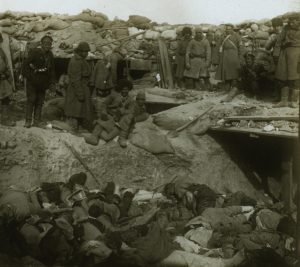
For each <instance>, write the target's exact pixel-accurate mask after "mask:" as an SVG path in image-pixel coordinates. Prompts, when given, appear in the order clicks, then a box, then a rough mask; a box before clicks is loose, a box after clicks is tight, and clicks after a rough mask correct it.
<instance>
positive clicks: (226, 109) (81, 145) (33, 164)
mask: <svg viewBox="0 0 300 267" xmlns="http://www.w3.org/2000/svg"><path fill="white" fill-rule="evenodd" d="M145 90H146V92H147V90H148V89H145ZM149 90H152V93H153V89H149ZM184 94H187V95H188V94H189V95H193V94H194V100H192V99H189V102H190V103H188V104H186V105H181V106H178V107H175V108H172V109H169V110H166V111H163V112H160V113H157V114H153V115H152V117H150V118H149V120H148V121H146V122H142V123H139V124H137V125H136V127H135V129H134V131H133V134H132V136H131V138H130V141H129V145H128V148H126V149H122V148H120V147H119V145H118V143H117V140H113V141H111V142H109V143H105V142H101V141H100V143H99V145H98V146H96V147H95V146H91V145H88V144H86V143H85V142H84V139H83V138H82V137H77V136H74V135H71V134H70V133H67V132H62V131H59V130H55V129H40V128H30V129H26V128H24V127H23V124H24V121H23V120H22V119H21V116H22V114H20V110H22V107H20V106H19V107H18V105H16V103H15V105H14V114H15V115H17V116H15V117H16V118H17V119H19V121H18V123H17V126H16V127H13V128H7V127H3V126H1V127H0V139H1V141H2V142H4V141H10V142H11V143H13V144H15V145H16V147H15V148H6V149H1V150H0V161H1V164H0V176H1V180H0V187H1V188H2V189H4V188H6V187H7V186H9V185H13V184H14V185H18V186H22V187H25V188H26V189H29V188H32V187H35V186H36V185H38V184H39V183H40V182H43V181H66V180H67V179H68V177H69V176H70V175H72V174H74V173H76V172H79V171H84V168H83V166H82V165H81V163H80V162H79V161H78V160H77V159H76V158H75V157H74V155H73V154H72V153H71V151H70V150H69V149H68V148H67V146H66V145H65V142H67V143H68V144H69V145H71V146H72V147H74V148H75V149H76V151H78V153H79V154H80V155H81V157H82V158H83V160H84V161H85V162H86V163H87V165H88V166H89V167H90V169H91V170H92V172H93V173H94V174H95V175H96V177H97V179H98V181H99V182H100V183H104V182H107V181H114V182H116V183H119V184H120V185H121V186H124V187H135V188H144V189H148V190H152V189H153V188H155V187H157V186H158V185H161V184H163V183H166V182H168V181H170V180H171V179H172V178H173V177H174V176H175V175H176V176H177V179H184V180H189V181H194V182H197V183H205V184H207V185H209V186H210V187H211V188H213V189H214V190H216V191H218V192H220V193H228V192H235V191H239V190H242V191H244V192H245V193H246V194H248V195H250V196H258V195H261V192H260V191H257V190H256V189H255V188H254V187H253V186H252V184H251V183H250V182H249V181H248V179H247V177H246V175H245V173H243V171H242V170H241V168H240V167H239V165H238V164H237V163H236V162H234V161H233V159H232V158H233V157H232V155H229V154H228V152H226V151H225V150H224V148H223V147H222V144H221V143H218V142H216V140H215V139H214V138H213V137H212V136H210V135H209V134H206V131H207V129H208V127H209V126H210V125H211V124H212V123H215V122H216V121H218V120H220V119H221V118H222V117H224V116H228V115H243V114H244V115H245V114H246V115H297V110H296V109H291V108H281V109H273V108H272V107H271V105H272V104H271V103H268V102H262V101H256V100H252V99H249V98H246V97H244V96H243V95H240V96H237V97H236V99H235V100H234V101H233V102H232V103H229V104H218V105H217V103H219V101H220V99H222V97H224V96H223V95H224V92H197V91H189V92H188V91H185V92H184ZM199 98H202V100H200V101H199ZM193 101H194V102H193ZM21 106H22V105H21ZM17 107H18V109H19V111H18V110H17ZM210 107H213V110H211V111H210V112H209V113H208V114H206V115H205V116H203V117H202V118H201V119H199V120H198V121H197V122H196V123H194V124H193V125H192V126H190V127H188V128H187V129H185V130H183V131H182V132H179V133H176V134H174V129H176V128H178V127H180V126H182V125H184V124H185V123H187V122H189V121H190V120H192V119H193V118H195V116H197V115H199V114H201V113H202V112H203V111H205V110H207V109H208V108H210ZM153 122H154V123H155V124H154V123H153ZM149 131H150V132H149ZM151 131H152V132H151ZM149 133H150V134H151V133H155V135H156V136H157V138H158V139H159V140H162V142H164V143H166V144H168V149H169V150H168V149H167V150H166V151H165V152H167V153H164V150H163V149H162V150H161V151H160V152H158V154H157V153H156V152H155V151H154V154H153V153H151V152H153V151H151V149H150V150H149V149H148V148H149V147H150V148H151V146H152V147H153V140H150V139H149V140H150V141H149V140H148V139H147V140H148V141H149V142H150V143H148V144H140V143H141V141H140V139H139V135H141V136H143V135H144V136H146V134H149ZM142 139H143V138H142ZM158 139H157V140H158ZM148 141H147V142H148ZM145 142H146V141H145ZM151 142H152V143H151ZM132 143H134V144H135V145H133V144H132ZM137 145H138V146H139V147H137ZM154 145H155V144H154ZM143 148H144V149H143ZM145 149H146V150H145ZM147 150H148V151H147ZM149 151H150V152H149ZM89 178H90V179H89V186H92V187H94V186H95V185H96V183H95V182H94V180H93V178H92V177H91V176H89Z"/></svg>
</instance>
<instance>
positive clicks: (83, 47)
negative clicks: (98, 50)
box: [75, 42, 91, 52]
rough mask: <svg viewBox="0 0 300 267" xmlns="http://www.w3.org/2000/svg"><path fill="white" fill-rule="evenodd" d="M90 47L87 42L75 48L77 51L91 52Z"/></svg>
mask: <svg viewBox="0 0 300 267" xmlns="http://www.w3.org/2000/svg"><path fill="white" fill-rule="evenodd" d="M90 50H91V49H90V46H89V44H88V43H87V42H80V43H79V44H78V46H77V47H76V48H75V51H81V52H89V51H90Z"/></svg>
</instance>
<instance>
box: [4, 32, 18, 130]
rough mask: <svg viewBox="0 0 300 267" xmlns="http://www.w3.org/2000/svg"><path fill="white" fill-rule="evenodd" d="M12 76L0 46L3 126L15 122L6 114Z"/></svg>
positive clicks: (10, 93) (12, 124)
mask: <svg viewBox="0 0 300 267" xmlns="http://www.w3.org/2000/svg"><path fill="white" fill-rule="evenodd" d="M2 42H3V37H2V35H1V34H0V44H1V43H2ZM11 81H12V77H11V73H10V70H9V66H8V61H7V57H6V55H5V53H4V51H3V49H2V48H1V47H0V108H1V121H0V123H1V124H2V125H5V126H15V122H14V121H11V120H10V118H9V115H8V106H9V103H10V98H11V95H12V93H13V90H12V84H11Z"/></svg>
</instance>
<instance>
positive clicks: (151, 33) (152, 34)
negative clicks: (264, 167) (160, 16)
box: [144, 30, 160, 40]
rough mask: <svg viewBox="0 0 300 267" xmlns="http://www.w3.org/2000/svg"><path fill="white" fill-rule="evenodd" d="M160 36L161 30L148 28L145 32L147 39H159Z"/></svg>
mask: <svg viewBox="0 0 300 267" xmlns="http://www.w3.org/2000/svg"><path fill="white" fill-rule="evenodd" d="M159 36H160V33H159V32H156V31H152V30H148V31H146V32H145V34H144V38H145V39H147V40H157V39H158V38H159Z"/></svg>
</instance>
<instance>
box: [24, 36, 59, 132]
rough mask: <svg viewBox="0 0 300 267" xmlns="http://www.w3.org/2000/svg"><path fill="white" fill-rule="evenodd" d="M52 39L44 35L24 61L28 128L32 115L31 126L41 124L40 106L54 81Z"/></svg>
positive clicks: (26, 122)
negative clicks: (38, 45) (39, 43)
mask: <svg viewBox="0 0 300 267" xmlns="http://www.w3.org/2000/svg"><path fill="white" fill-rule="evenodd" d="M52 43H53V39H52V37H51V36H49V35H46V36H44V37H43V38H42V39H41V47H37V48H34V49H32V50H30V51H29V53H28V58H27V59H26V60H25V62H24V70H23V73H24V76H25V78H26V81H27V83H26V95H27V107H26V120H25V127H26V128H30V127H31V124H32V116H33V117H34V122H33V126H36V127H41V126H42V120H41V115H42V106H43V104H44V100H45V95H46V90H47V88H50V87H51V86H52V85H53V84H54V83H55V70H54V57H53V54H52V52H51V47H52Z"/></svg>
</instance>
